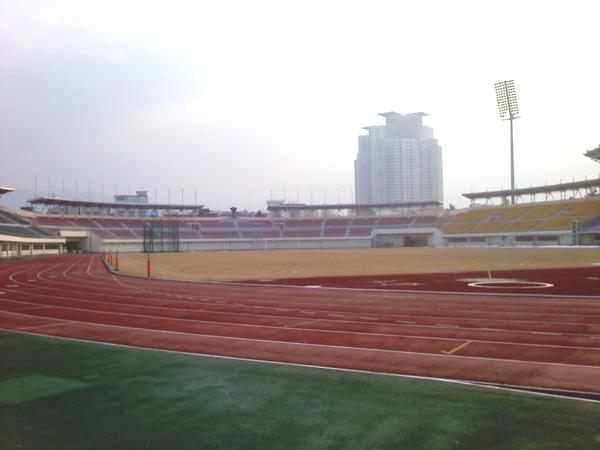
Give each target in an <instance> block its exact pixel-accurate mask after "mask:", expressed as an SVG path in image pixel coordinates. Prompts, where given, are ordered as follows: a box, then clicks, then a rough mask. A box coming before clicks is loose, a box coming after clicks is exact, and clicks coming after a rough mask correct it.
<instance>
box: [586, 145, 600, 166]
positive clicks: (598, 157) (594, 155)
mask: <svg viewBox="0 0 600 450" xmlns="http://www.w3.org/2000/svg"><path fill="white" fill-rule="evenodd" d="M583 155H584V156H587V157H588V158H590V159H591V160H593V161H596V162H600V145H599V146H598V147H596V148H595V149H593V150H588V151H587V152H585V153H584V154H583Z"/></svg>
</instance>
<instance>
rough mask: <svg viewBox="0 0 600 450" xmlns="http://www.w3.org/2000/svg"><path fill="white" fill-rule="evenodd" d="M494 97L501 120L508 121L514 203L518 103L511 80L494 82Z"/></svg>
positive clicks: (513, 202)
mask: <svg viewBox="0 0 600 450" xmlns="http://www.w3.org/2000/svg"><path fill="white" fill-rule="evenodd" d="M495 86H496V99H497V100H498V112H499V113H500V118H501V119H502V120H509V121H510V189H511V191H512V192H511V195H510V198H511V203H512V204H513V205H514V204H515V192H514V191H515V157H514V148H513V120H514V119H518V118H519V105H518V104H517V93H516V92H515V83H514V81H513V80H508V81H501V82H500V83H496V85H495Z"/></svg>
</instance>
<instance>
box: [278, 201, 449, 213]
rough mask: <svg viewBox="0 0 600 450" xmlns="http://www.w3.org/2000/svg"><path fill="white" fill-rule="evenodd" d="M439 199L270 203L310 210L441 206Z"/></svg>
mask: <svg viewBox="0 0 600 450" xmlns="http://www.w3.org/2000/svg"><path fill="white" fill-rule="evenodd" d="M441 205H442V204H441V203H440V202H437V201H427V202H404V203H332V204H320V205H306V204H304V203H288V204H285V203H282V204H276V205H269V206H268V207H267V210H269V211H309V210H324V209H372V208H411V207H415V206H441Z"/></svg>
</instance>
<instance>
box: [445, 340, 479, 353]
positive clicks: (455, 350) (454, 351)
mask: <svg viewBox="0 0 600 450" xmlns="http://www.w3.org/2000/svg"><path fill="white" fill-rule="evenodd" d="M471 342H473V341H465V342H463V343H462V344H460V345H458V346H456V347H454V348H453V349H451V350H448V351H445V350H442V353H443V354H444V355H453V354H454V353H456V352H457V351H459V350H460V349H463V348H465V347H466V346H467V345H469V344H470V343H471Z"/></svg>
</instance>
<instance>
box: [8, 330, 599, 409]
mask: <svg viewBox="0 0 600 450" xmlns="http://www.w3.org/2000/svg"><path fill="white" fill-rule="evenodd" d="M0 330H4V331H11V332H15V333H22V334H29V335H34V336H44V337H48V338H51V339H65V340H68V341H75V342H88V343H90V344H97V345H106V346H110V347H122V348H133V349H140V350H150V351H155V352H163V353H178V354H183V355H192V356H202V357H207V358H216V359H225V360H227V359H229V360H235V361H250V362H258V363H265V364H276V365H282V366H296V367H309V368H315V369H325V370H332V371H340V372H350V373H367V374H373V375H380V376H391V377H398V378H410V379H417V380H434V381H441V382H445V383H453V384H462V385H468V386H475V387H478V388H486V389H497V390H505V391H511V392H517V393H521V394H525V395H533V396H540V397H552V398H561V399H565V398H567V399H570V400H577V401H582V402H592V403H600V401H599V400H594V399H589V398H581V397H577V396H575V397H569V396H566V395H559V394H550V393H546V392H539V391H535V390H528V389H539V387H535V386H529V385H515V384H494V385H491V384H487V383H483V382H481V381H469V380H463V379H452V378H437V377H431V376H424V375H410V374H401V373H391V372H377V371H373V370H361V369H346V368H342V367H333V366H319V365H316V364H302V363H291V362H281V361H273V360H268V359H256V358H244V357H240V356H223V355H213V354H209V353H198V352H196V353H194V352H190V351H187V352H186V351H184V350H172V349H161V348H152V347H143V346H140V345H135V344H119V343H116V342H99V341H94V340H90V339H83V338H76V337H67V336H53V335H46V334H40V333H34V332H30V331H21V330H14V329H10V328H2V327H0ZM560 392H569V393H573V394H586V395H587V394H591V395H598V393H596V392H590V391H577V390H573V389H566V390H565V389H561V390H560Z"/></svg>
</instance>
